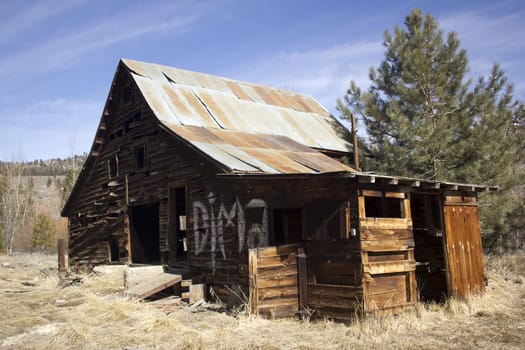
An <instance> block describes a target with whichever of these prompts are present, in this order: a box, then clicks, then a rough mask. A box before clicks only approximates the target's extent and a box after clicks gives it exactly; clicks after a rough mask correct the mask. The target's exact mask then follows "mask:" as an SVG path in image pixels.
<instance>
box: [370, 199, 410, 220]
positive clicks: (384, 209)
mask: <svg viewBox="0 0 525 350" xmlns="http://www.w3.org/2000/svg"><path fill="white" fill-rule="evenodd" d="M364 198H365V214H366V217H368V218H399V219H402V218H404V217H405V210H404V198H397V197H387V196H385V194H384V193H383V194H382V195H381V196H366V195H365V197H364Z"/></svg>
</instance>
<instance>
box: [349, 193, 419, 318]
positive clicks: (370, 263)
mask: <svg viewBox="0 0 525 350" xmlns="http://www.w3.org/2000/svg"><path fill="white" fill-rule="evenodd" d="M366 197H374V198H380V199H385V198H394V199H395V198H397V199H398V200H399V205H400V208H399V209H400V212H399V214H400V215H399V216H401V217H370V216H369V215H368V214H367V212H366V204H365V200H366V199H365V198H366ZM382 205H383V208H384V207H385V204H384V203H383V204H382ZM359 228H360V238H361V247H360V249H361V258H362V264H363V291H364V310H365V312H366V313H377V312H382V311H385V310H390V309H397V308H404V307H407V306H410V305H414V304H415V303H416V301H417V289H416V277H415V270H416V261H415V259H414V236H413V232H412V218H411V213H410V200H409V199H408V196H407V195H406V194H405V193H402V192H392V191H377V190H373V191H371V190H360V191H359Z"/></svg>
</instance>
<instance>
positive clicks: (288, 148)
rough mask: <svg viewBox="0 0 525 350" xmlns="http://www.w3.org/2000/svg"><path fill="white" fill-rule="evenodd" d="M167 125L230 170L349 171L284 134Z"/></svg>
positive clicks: (292, 172)
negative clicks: (249, 132)
mask: <svg viewBox="0 0 525 350" xmlns="http://www.w3.org/2000/svg"><path fill="white" fill-rule="evenodd" d="M167 127H168V128H169V129H170V130H171V131H173V132H174V133H176V134H177V135H179V136H180V137H182V138H183V139H184V140H186V141H187V142H189V143H191V144H192V145H193V146H195V147H196V148H198V149H200V150H201V151H202V152H204V153H206V154H207V155H209V156H210V157H211V158H213V159H215V160H216V161H218V162H219V163H221V164H223V165H225V166H226V167H227V168H228V169H230V170H231V171H232V172H246V173H265V174H296V173H297V174H315V173H328V172H338V171H353V169H352V168H350V167H348V166H346V165H344V164H343V163H341V162H339V161H337V160H335V159H332V158H330V157H328V156H326V155H324V154H322V153H321V152H318V151H316V150H313V149H311V148H309V147H306V146H304V145H301V144H300V143H297V142H295V141H293V140H292V139H290V138H288V137H285V136H277V135H264V134H248V133H243V132H239V131H231V130H221V129H210V128H204V127H199V126H186V125H178V124H168V125H167Z"/></svg>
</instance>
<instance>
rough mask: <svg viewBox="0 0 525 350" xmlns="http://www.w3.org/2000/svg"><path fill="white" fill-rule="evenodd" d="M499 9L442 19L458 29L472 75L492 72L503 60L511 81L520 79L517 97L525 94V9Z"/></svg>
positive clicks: (449, 16)
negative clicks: (500, 12) (507, 11)
mask: <svg viewBox="0 0 525 350" xmlns="http://www.w3.org/2000/svg"><path fill="white" fill-rule="evenodd" d="M494 6H495V7H496V8H494V9H492V11H489V9H485V10H483V9H479V10H477V11H469V12H463V13H454V14H452V15H448V16H445V17H443V18H438V21H439V23H440V25H441V27H443V28H444V29H445V30H447V31H455V32H456V33H457V35H458V38H459V39H460V41H461V47H462V48H466V49H467V55H468V57H469V66H470V75H471V76H472V77H474V78H477V77H478V76H481V75H484V76H486V75H488V74H489V73H490V71H491V69H492V66H493V65H494V63H499V64H500V66H501V67H502V68H503V69H504V70H505V72H506V73H507V76H508V77H509V80H510V81H511V82H516V92H517V96H518V97H520V98H523V97H524V96H525V64H524V61H523V57H522V53H523V50H524V49H525V40H523V38H524V37H525V26H524V25H523V17H524V16H525V11H518V12H515V13H512V14H506V15H500V16H498V15H497V14H496V12H497V11H496V10H497V5H494Z"/></svg>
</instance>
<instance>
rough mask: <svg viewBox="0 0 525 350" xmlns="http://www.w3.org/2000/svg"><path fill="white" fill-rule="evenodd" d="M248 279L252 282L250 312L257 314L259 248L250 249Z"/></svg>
mask: <svg viewBox="0 0 525 350" xmlns="http://www.w3.org/2000/svg"><path fill="white" fill-rule="evenodd" d="M248 280H249V283H250V292H249V301H248V302H249V305H248V307H249V308H250V313H251V314H252V315H255V316H257V314H258V312H257V299H258V298H259V296H258V293H257V248H253V249H249V250H248Z"/></svg>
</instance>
